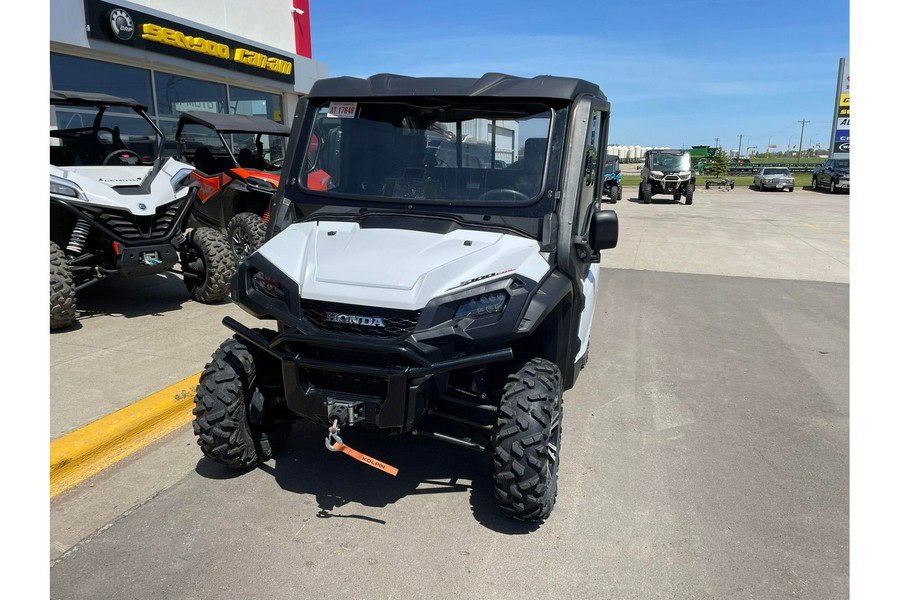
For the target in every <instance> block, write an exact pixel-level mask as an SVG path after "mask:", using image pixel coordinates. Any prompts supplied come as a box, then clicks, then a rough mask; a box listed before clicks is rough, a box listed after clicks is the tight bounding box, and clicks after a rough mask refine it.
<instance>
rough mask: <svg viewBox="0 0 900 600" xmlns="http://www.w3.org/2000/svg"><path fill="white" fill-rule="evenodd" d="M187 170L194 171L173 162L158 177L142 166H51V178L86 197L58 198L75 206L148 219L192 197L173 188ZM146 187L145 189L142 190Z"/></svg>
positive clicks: (184, 191)
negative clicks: (179, 199) (100, 208)
mask: <svg viewBox="0 0 900 600" xmlns="http://www.w3.org/2000/svg"><path fill="white" fill-rule="evenodd" d="M184 169H188V170H193V167H192V166H191V165H189V164H187V163H183V162H179V161H177V160H175V159H174V158H170V159H168V160H167V161H166V162H165V163H163V165H162V167H161V168H160V169H159V170H158V171H157V172H156V173H154V172H153V167H150V166H140V165H137V166H121V165H108V166H74V167H57V166H54V165H50V175H52V176H54V177H59V178H60V179H63V180H65V181H68V182H70V183H72V184H74V185H75V186H76V187H77V188H79V189H80V190H81V191H82V192H83V193H84V196H85V200H81V199H73V198H68V197H65V196H57V197H58V198H59V199H61V200H64V201H66V202H71V203H73V204H77V203H80V202H84V201H86V202H87V203H88V204H90V205H93V206H102V207H104V208H114V209H124V210H127V211H128V212H130V213H131V214H133V215H139V216H144V215H153V214H155V213H156V209H157V208H158V207H160V206H164V205H166V204H169V203H171V202H173V201H174V200H176V199H178V198H182V197H184V196H186V195H187V194H188V191H189V190H188V188H186V187H182V188H180V189H179V190H178V191H177V192H176V191H175V190H174V189H173V187H172V179H173V178H174V177H175V176H176V175H178V173H179V172H181V171H182V170H184ZM142 185H143V186H144V189H141V186H142ZM51 195H52V194H51Z"/></svg>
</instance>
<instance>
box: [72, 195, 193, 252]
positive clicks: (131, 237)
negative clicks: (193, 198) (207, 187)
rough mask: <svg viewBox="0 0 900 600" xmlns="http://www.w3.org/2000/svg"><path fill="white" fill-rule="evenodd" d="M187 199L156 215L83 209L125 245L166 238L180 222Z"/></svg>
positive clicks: (111, 209) (116, 210)
mask: <svg viewBox="0 0 900 600" xmlns="http://www.w3.org/2000/svg"><path fill="white" fill-rule="evenodd" d="M185 202H186V199H183V200H178V201H177V202H173V203H171V204H167V205H166V206H161V207H159V208H158V209H156V214H153V215H148V216H139V215H133V214H131V213H130V212H128V211H127V210H121V209H115V208H107V207H103V206H83V207H81V209H82V210H83V211H84V212H85V214H87V215H88V216H89V217H90V218H91V219H93V220H94V221H95V222H97V223H99V224H101V225H104V226H106V227H107V228H108V229H110V230H112V231H113V232H114V233H115V235H116V237H117V238H119V239H120V240H121V241H123V242H125V243H129V242H131V243H134V242H139V243H143V242H152V241H155V240H160V239H164V238H166V237H167V236H168V235H169V233H171V231H172V228H173V227H174V226H175V225H176V224H177V222H178V215H179V213H180V212H181V208H182V207H183V206H184V203H185Z"/></svg>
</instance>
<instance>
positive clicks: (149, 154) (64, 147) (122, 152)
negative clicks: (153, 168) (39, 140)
mask: <svg viewBox="0 0 900 600" xmlns="http://www.w3.org/2000/svg"><path fill="white" fill-rule="evenodd" d="M160 141H161V139H160V137H159V135H158V133H157V131H156V130H155V129H154V128H153V126H152V125H151V124H150V123H149V122H148V121H147V120H145V119H143V118H142V117H141V116H140V115H139V114H138V113H136V112H134V111H132V110H130V109H126V108H121V107H111V108H102V107H101V108H98V107H95V106H65V105H55V106H51V107H50V164H52V165H56V166H76V165H77V166H83V165H134V164H144V165H151V164H153V160H154V158H156V155H157V152H158V151H159V147H160Z"/></svg>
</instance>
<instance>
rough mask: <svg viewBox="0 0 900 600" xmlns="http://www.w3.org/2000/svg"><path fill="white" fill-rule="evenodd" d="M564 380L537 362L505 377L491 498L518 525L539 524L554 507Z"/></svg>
mask: <svg viewBox="0 0 900 600" xmlns="http://www.w3.org/2000/svg"><path fill="white" fill-rule="evenodd" d="M562 388H563V386H562V375H561V374H560V371H559V367H557V366H556V365H555V364H553V363H552V362H550V361H548V360H544V359H541V358H535V359H533V360H530V361H529V362H527V363H525V366H523V367H522V368H521V369H519V371H518V372H516V373H515V374H514V375H511V376H510V377H509V380H508V382H507V384H506V387H505V388H504V390H503V398H502V399H501V400H500V414H499V416H498V418H497V426H496V427H495V429H494V433H493V435H492V436H491V442H492V445H493V448H494V497H495V499H496V500H497V504H498V505H499V507H500V509H501V510H502V511H503V512H504V513H506V514H507V515H509V516H510V517H512V518H514V519H517V520H519V521H542V520H544V519H546V518H547V517H548V516H549V515H550V511H552V510H553V506H554V504H555V503H556V479H557V471H558V466H559V447H560V441H561V435H560V434H561V430H560V426H561V424H562Z"/></svg>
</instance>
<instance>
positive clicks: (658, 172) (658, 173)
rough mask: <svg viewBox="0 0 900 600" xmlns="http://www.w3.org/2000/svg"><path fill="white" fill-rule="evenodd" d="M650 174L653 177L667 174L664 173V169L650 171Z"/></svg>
mask: <svg viewBox="0 0 900 600" xmlns="http://www.w3.org/2000/svg"><path fill="white" fill-rule="evenodd" d="M650 175H651V176H652V177H660V178H661V177H665V176H666V174H665V173H663V172H662V171H650Z"/></svg>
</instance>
